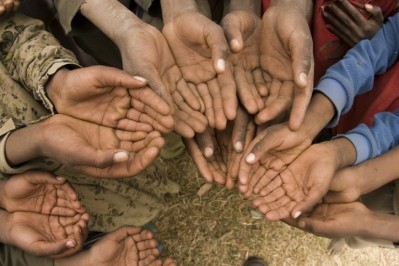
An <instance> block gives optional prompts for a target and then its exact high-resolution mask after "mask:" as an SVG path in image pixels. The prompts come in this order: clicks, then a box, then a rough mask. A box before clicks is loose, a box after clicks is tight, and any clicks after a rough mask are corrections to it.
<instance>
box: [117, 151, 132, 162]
mask: <svg viewBox="0 0 399 266" xmlns="http://www.w3.org/2000/svg"><path fill="white" fill-rule="evenodd" d="M113 159H114V162H116V163H122V162H126V161H127V160H129V153H128V152H127V151H120V152H117V153H115V154H114V157H113Z"/></svg>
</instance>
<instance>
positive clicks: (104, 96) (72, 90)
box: [46, 66, 174, 133]
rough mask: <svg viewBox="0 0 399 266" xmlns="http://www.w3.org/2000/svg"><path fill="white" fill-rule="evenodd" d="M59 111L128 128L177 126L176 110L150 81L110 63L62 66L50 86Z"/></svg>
mask: <svg viewBox="0 0 399 266" xmlns="http://www.w3.org/2000/svg"><path fill="white" fill-rule="evenodd" d="M46 90H47V93H48V95H49V97H50V99H51V100H52V102H53V103H54V106H55V108H56V110H57V112H58V113H60V114H66V115H69V116H72V117H75V118H78V119H82V120H85V121H88V122H92V123H95V124H98V125H102V126H107V127H113V128H118V129H123V130H128V131H146V132H149V131H152V130H154V129H155V130H158V131H161V132H163V133H167V132H169V131H171V130H172V129H173V126H174V121H173V118H172V116H171V112H172V109H171V107H170V106H169V104H168V103H166V102H165V101H164V100H163V99H162V98H161V97H160V96H159V95H157V94H156V93H155V92H153V91H152V90H151V89H150V88H148V87H147V84H146V80H145V79H143V78H141V77H132V76H130V75H129V74H128V73H126V72H124V71H122V70H119V69H116V68H111V67H106V66H91V67H86V68H80V69H75V70H71V71H69V70H67V69H61V70H59V71H58V72H57V73H56V74H55V75H54V76H53V78H52V79H51V80H50V81H49V83H48V85H47V86H46Z"/></svg>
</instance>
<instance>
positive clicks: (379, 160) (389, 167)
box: [355, 147, 399, 240]
mask: <svg viewBox="0 0 399 266" xmlns="http://www.w3.org/2000/svg"><path fill="white" fill-rule="evenodd" d="M398 157H399V147H396V148H394V149H392V150H391V151H389V152H387V153H384V154H383V155H381V156H378V157H375V158H373V159H370V160H367V161H365V162H363V163H362V164H359V165H357V166H355V167H357V168H358V173H359V174H358V175H359V182H360V190H361V192H360V193H361V195H363V194H366V193H368V192H371V191H373V190H375V189H377V188H379V187H381V186H383V185H385V184H388V183H389V182H391V181H394V180H396V179H398V173H399V164H398V163H397V158H398ZM398 240H399V239H398Z"/></svg>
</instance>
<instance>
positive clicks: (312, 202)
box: [291, 186, 323, 219]
mask: <svg viewBox="0 0 399 266" xmlns="http://www.w3.org/2000/svg"><path fill="white" fill-rule="evenodd" d="M322 191H323V190H322V189H321V188H320V186H313V187H312V188H311V189H310V190H309V192H308V194H307V196H306V197H305V198H304V199H303V200H302V201H301V202H299V203H298V204H297V205H295V206H294V208H292V211H291V217H292V218H294V219H297V218H298V217H299V216H301V214H302V213H305V212H310V211H311V210H312V209H313V207H314V206H316V204H317V203H320V202H321V198H322V197H323V193H322Z"/></svg>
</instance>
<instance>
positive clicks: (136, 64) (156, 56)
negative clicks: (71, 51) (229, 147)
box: [119, 22, 207, 138]
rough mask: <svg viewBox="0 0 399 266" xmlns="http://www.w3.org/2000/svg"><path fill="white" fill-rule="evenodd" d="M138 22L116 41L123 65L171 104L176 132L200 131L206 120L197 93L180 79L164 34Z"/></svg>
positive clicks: (184, 133) (181, 133)
mask: <svg viewBox="0 0 399 266" xmlns="http://www.w3.org/2000/svg"><path fill="white" fill-rule="evenodd" d="M139 23H140V26H137V27H135V29H134V30H133V31H131V32H129V33H128V36H127V38H126V40H125V41H123V42H121V43H120V44H119V48H120V51H121V55H122V60H123V69H124V70H125V71H127V72H128V73H130V74H133V75H140V76H142V77H144V78H146V79H147V80H148V85H149V86H150V87H151V88H152V89H153V90H154V91H155V92H156V93H157V94H158V95H160V96H161V97H162V98H163V99H165V100H166V102H167V103H168V104H169V105H170V106H171V107H172V110H173V117H174V120H175V124H173V125H172V126H174V130H175V132H176V133H177V134H179V135H181V136H183V137H187V138H188V137H193V136H194V134H195V133H200V132H203V131H204V130H205V128H206V126H207V121H206V117H205V116H204V115H203V114H202V113H201V112H200V110H201V103H200V100H199V96H198V95H196V94H195V92H193V91H192V90H191V89H190V88H189V86H188V84H187V83H186V81H185V80H184V79H183V75H182V73H181V72H180V69H179V68H178V66H177V65H176V62H175V59H174V58H173V55H172V52H171V51H170V49H169V46H168V43H167V42H166V40H165V37H164V36H163V35H162V33H161V32H159V31H158V30H157V29H156V28H154V27H152V26H150V25H148V24H146V23H143V22H139ZM160 59H161V60H160ZM150 100H151V99H150ZM153 104H156V103H153Z"/></svg>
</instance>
